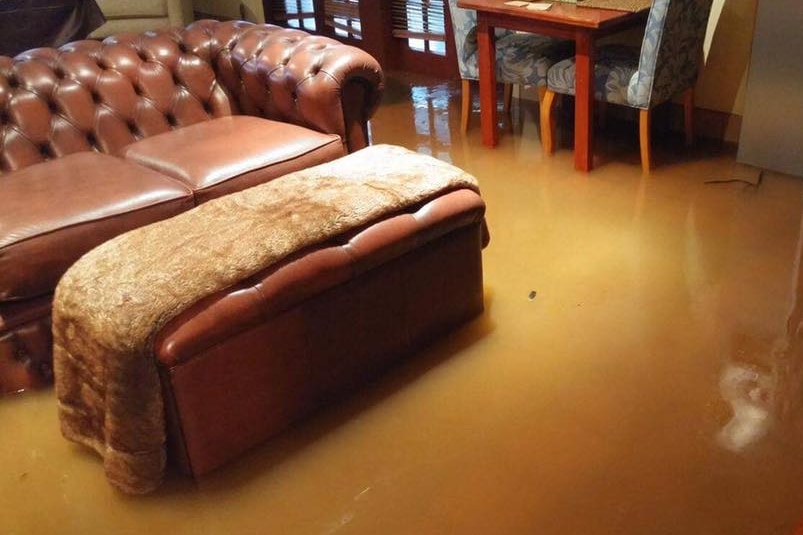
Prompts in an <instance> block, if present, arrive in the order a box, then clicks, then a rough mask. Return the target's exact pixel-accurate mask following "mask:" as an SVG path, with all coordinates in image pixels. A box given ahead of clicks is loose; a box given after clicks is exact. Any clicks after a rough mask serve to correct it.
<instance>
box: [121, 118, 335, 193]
mask: <svg viewBox="0 0 803 535" xmlns="http://www.w3.org/2000/svg"><path fill="white" fill-rule="evenodd" d="M345 154H346V151H345V148H344V147H343V143H342V141H341V139H340V136H337V135H333V134H321V133H320V132H315V131H314V130H310V129H308V128H304V127H301V126H296V125H292V124H288V123H280V122H277V121H270V120H268V119H261V118H258V117H250V116H244V115H235V116H228V117H221V118H218V119H213V120H211V121H203V122H200V123H197V124H194V125H190V126H186V127H184V128H180V129H178V130H174V131H172V132H166V133H164V134H158V135H155V136H151V137H149V138H146V139H143V140H140V141H137V142H136V143H132V144H130V145H128V146H126V147H125V148H124V149H123V150H122V151H121V155H122V156H124V157H125V158H126V159H128V160H129V161H132V162H135V163H137V164H140V165H144V166H147V167H150V168H151V169H154V170H156V171H159V172H160V173H163V174H165V175H167V176H170V177H173V178H175V179H177V180H180V181H181V182H183V183H184V184H186V185H187V186H189V187H190V188H191V189H192V190H193V191H194V192H195V198H196V203H197V204H201V203H203V202H206V201H208V200H210V199H214V198H215V197H220V196H222V195H226V194H228V193H233V192H235V191H240V190H243V189H246V188H250V187H252V186H256V185H258V184H262V183H264V182H267V181H269V180H272V179H274V178H277V177H280V176H282V175H285V174H287V173H291V172H293V171H298V170H301V169H305V168H307V167H311V166H313V165H318V164H321V163H324V162H327V161H330V160H334V159H336V158H339V157H340V156H345Z"/></svg>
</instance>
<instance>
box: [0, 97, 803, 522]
mask: <svg viewBox="0 0 803 535" xmlns="http://www.w3.org/2000/svg"><path fill="white" fill-rule="evenodd" d="M390 85H391V87H390V91H389V92H388V95H387V98H386V99H385V103H384V105H383V106H382V107H381V108H380V110H379V112H378V114H377V117H376V120H375V121H374V123H373V136H374V141H375V142H379V143H394V144H399V145H404V146H407V147H410V148H413V149H417V150H419V151H420V152H425V153H429V154H433V155H435V156H437V157H439V158H442V159H446V160H448V161H451V162H453V163H454V164H456V165H458V166H461V167H464V168H465V169H467V170H468V171H469V172H471V173H473V174H475V175H476V176H477V177H478V178H479V179H480V183H481V187H482V192H483V196H484V197H485V199H486V201H487V204H488V222H489V226H490V230H491V236H492V239H491V244H490V246H489V247H488V249H487V250H486V251H485V254H484V262H485V287H486V305H487V310H486V312H485V314H484V315H483V316H482V317H480V318H479V319H477V320H476V321H474V322H473V323H471V324H469V325H467V326H466V327H465V328H463V329H461V330H459V331H458V332H456V333H454V334H453V335H451V336H449V337H447V338H446V339H443V340H441V341H440V342H438V343H437V344H435V345H434V346H433V347H431V348H429V349H428V350H427V351H425V352H424V353H422V354H420V355H417V356H415V357H414V358H411V359H409V360H408V361H407V362H406V363H405V364H403V365H402V366H401V367H399V368H397V369H395V370H393V371H392V372H391V373H390V374H388V375H386V376H385V377H384V378H382V379H381V380H379V381H378V382H376V383H375V384H372V385H369V386H368V387H367V388H365V389H364V390H363V391H361V392H360V393H358V394H357V395H355V396H354V397H352V398H350V399H348V400H346V401H345V402H343V403H341V404H339V405H337V406H334V407H332V408H331V409H329V410H327V411H324V412H323V413H321V414H319V415H318V416H317V417H315V418H313V419H312V420H310V421H308V422H305V423H304V424H302V425H300V426H298V427H296V428H295V429H293V430H291V431H290V432H288V433H286V434H285V435H283V436H281V437H279V438H278V439H276V440H274V441H272V442H271V443H269V444H266V445H265V446H264V447H262V448H259V449H258V450H257V451H255V452H253V453H252V454H250V455H249V456H247V457H246V458H244V459H243V460H242V461H240V462H236V463H234V464H233V465H230V466H228V467H226V468H224V469H221V470H219V471H218V472H216V473H214V474H212V475H211V476H209V477H207V478H204V479H203V480H201V481H199V482H197V483H196V482H192V481H190V480H187V479H184V478H182V477H180V476H177V475H173V476H171V477H170V478H169V480H168V482H167V484H166V485H165V486H164V488H162V489H161V490H160V491H158V492H157V493H155V494H154V495H152V496H148V497H144V498H129V497H126V496H123V495H120V494H119V493H117V492H116V491H114V490H113V489H111V488H110V487H109V486H108V485H107V483H106V481H105V480H104V476H103V470H102V466H101V463H100V462H99V460H98V459H97V458H96V457H95V456H93V455H91V454H89V453H87V452H85V451H84V450H82V449H81V448H79V447H77V446H73V445H71V444H68V443H67V442H65V441H64V440H63V439H62V438H61V437H60V435H59V431H58V423H57V418H56V412H55V402H54V396H53V394H52V392H42V393H33V394H24V395H19V396H14V397H10V398H5V399H2V400H0V426H2V438H0V466H2V470H0V532H2V533H19V534H38V533H76V534H77V533H81V534H86V533H133V532H138V533H139V532H143V530H147V531H145V532H148V533H171V534H177V535H178V534H184V533H186V534H193V535H198V534H205V533H214V534H217V533H293V534H296V533H299V534H307V533H309V534H329V533H335V532H337V533H365V534H376V533H405V534H406V533H409V534H440V533H470V534H475V533H476V534H492V533H512V534H519V533H521V534H539V535H541V534H544V535H546V534H584V535H593V534H684V535H691V534H706V535H709V534H729V535H733V534H751V535H753V534H759V535H760V534H776V533H778V534H790V533H791V532H792V531H793V530H794V528H795V526H796V525H798V524H799V523H800V521H801V519H803V432H801V422H803V417H802V416H801V411H800V405H801V399H802V398H801V384H803V382H802V381H803V371H801V369H803V366H802V365H801V362H803V361H801V358H802V357H803V347H801V346H803V338H801V335H800V334H799V333H798V326H799V325H800V324H801V319H803V294H802V293H801V292H803V288H800V284H801V282H803V266H801V263H800V258H801V249H802V247H801V244H803V234H802V233H801V221H802V219H801V216H803V179H801V178H792V177H787V176H782V175H777V174H772V173H764V174H763V176H762V179H761V180H760V182H758V184H757V185H750V184H748V183H745V182H741V181H735V182H734V181H726V182H717V181H721V180H729V179H732V178H743V177H745V176H746V177H748V178H747V180H748V181H755V178H756V177H755V176H753V175H750V174H749V173H747V174H745V173H744V170H742V169H739V168H737V167H736V166H735V165H734V157H733V154H732V153H731V152H727V151H719V150H715V149H712V148H711V147H706V146H700V147H698V148H697V149H695V150H694V151H691V152H687V151H685V150H684V149H682V148H681V147H679V146H675V145H674V144H671V143H670V146H667V147H664V146H663V145H662V144H659V146H658V147H657V153H656V160H657V162H656V169H655V171H654V172H653V173H652V174H651V175H650V176H642V174H641V171H640V167H639V163H638V147H637V140H636V132H635V128H634V129H633V132H630V133H628V134H626V135H624V136H621V135H613V134H611V136H613V137H615V141H614V142H605V139H606V138H607V137H610V136H607V135H606V134H604V133H603V134H600V137H601V138H602V139H601V144H602V145H603V146H602V147H601V148H600V154H601V157H600V159H599V162H598V163H599V167H598V169H596V170H595V171H594V172H593V173H591V174H590V175H581V174H577V173H575V172H574V171H573V168H572V153H571V150H570V149H569V148H566V146H565V145H564V147H563V148H562V149H561V150H560V151H559V152H558V153H557V154H556V155H555V156H553V157H551V158H544V157H543V156H542V154H541V150H540V144H539V140H538V134H537V126H536V120H537V115H536V111H535V110H536V106H535V105H532V103H526V102H525V103H524V104H523V105H522V106H515V107H514V113H513V118H512V120H511V121H510V124H512V126H508V127H507V131H506V133H505V134H504V135H503V137H502V139H501V144H500V146H499V147H498V148H497V149H495V150H490V149H486V148H484V147H482V146H481V144H480V141H479V125H478V122H479V121H478V114H475V117H474V118H473V122H472V128H471V130H470V132H469V134H468V136H467V137H465V138H464V137H463V136H461V134H460V132H459V126H458V125H459V106H458V103H459V98H458V97H459V95H457V94H456V93H455V92H454V90H455V88H456V87H457V85H446V84H437V83H434V82H431V81H430V82H426V81H424V82H422V83H409V84H408V83H399V82H396V83H392V84H390ZM411 97H412V98H411ZM712 180H713V181H715V182H709V181H712Z"/></svg>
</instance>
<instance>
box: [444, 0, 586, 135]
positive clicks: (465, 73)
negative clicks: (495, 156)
mask: <svg viewBox="0 0 803 535" xmlns="http://www.w3.org/2000/svg"><path fill="white" fill-rule="evenodd" d="M449 13H450V15H451V18H452V29H453V30H454V40H455V49H456V50H457V65H458V68H459V70H460V78H462V79H463V87H462V90H463V106H462V109H463V115H462V118H461V121H462V122H461V124H462V128H463V131H466V130H467V128H468V113H469V110H470V103H471V86H470V85H469V80H478V79H479V67H478V66H477V51H478V44H477V13H476V12H475V11H473V10H470V9H462V8H459V7H457V0H449ZM571 53H572V43H571V42H568V41H560V40H556V39H551V38H549V37H545V36H543V35H536V34H532V33H519V32H514V31H511V30H503V29H497V30H496V79H497V81H499V82H501V83H504V84H519V85H531V86H535V87H538V88H543V89H546V83H547V72H548V71H549V68H550V67H551V66H552V65H553V64H554V63H555V62H556V61H559V60H561V59H563V58H565V57H568V56H569V55H571ZM509 87H510V86H509V85H508V86H507V87H506V98H505V100H506V107H507V106H508V104H509V92H508V90H507V89H508V88H509ZM540 92H541V93H543V91H540Z"/></svg>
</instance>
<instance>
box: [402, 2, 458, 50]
mask: <svg viewBox="0 0 803 535" xmlns="http://www.w3.org/2000/svg"><path fill="white" fill-rule="evenodd" d="M392 6H393V7H392V9H393V36H394V37H400V38H403V39H417V40H423V41H425V42H429V41H445V40H446V30H445V28H446V17H445V15H444V11H445V9H446V6H445V0H393V4H392Z"/></svg>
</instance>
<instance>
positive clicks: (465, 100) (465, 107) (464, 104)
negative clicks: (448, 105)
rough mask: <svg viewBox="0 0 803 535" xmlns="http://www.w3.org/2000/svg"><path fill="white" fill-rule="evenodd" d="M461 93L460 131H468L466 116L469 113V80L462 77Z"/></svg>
mask: <svg viewBox="0 0 803 535" xmlns="http://www.w3.org/2000/svg"><path fill="white" fill-rule="evenodd" d="M461 91H462V93H463V95H462V99H461V104H460V131H461V132H463V133H464V134H465V133H466V132H468V118H469V115H470V114H471V80H466V79H463V83H462V86H461Z"/></svg>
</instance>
